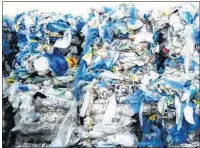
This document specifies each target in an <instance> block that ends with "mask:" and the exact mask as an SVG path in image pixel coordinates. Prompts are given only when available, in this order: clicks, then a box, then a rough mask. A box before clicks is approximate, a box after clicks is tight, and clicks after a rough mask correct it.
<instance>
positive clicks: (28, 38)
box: [3, 3, 200, 147]
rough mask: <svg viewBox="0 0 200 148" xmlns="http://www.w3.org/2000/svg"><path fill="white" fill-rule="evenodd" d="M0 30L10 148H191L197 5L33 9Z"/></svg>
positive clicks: (199, 114) (196, 131)
mask: <svg viewBox="0 0 200 148" xmlns="http://www.w3.org/2000/svg"><path fill="white" fill-rule="evenodd" d="M3 27H4V28H3V30H4V32H3V57H4V59H3V65H4V73H3V74H4V77H3V97H4V99H5V98H7V100H8V103H10V104H11V105H12V107H13V112H14V113H15V116H14V122H15V126H14V127H13V128H12V129H11V130H10V134H11V135H12V133H15V134H16V136H15V143H14V145H15V146H20V147H21V146H32V147H37V146H41V147H70V146H85V147H93V146H94V147H117V146H121V147H166V146H169V147H176V146H178V147H196V146H199V144H200V143H199V141H200V140H199V136H200V127H199V126H200V121H199V119H200V110H199V107H200V106H199V104H200V94H199V83H200V78H199V54H200V49H199V46H200V31H199V8H198V6H195V5H192V4H190V3H181V4H180V5H178V6H177V7H173V8H170V9H169V11H167V12H162V10H159V9H153V10H148V11H147V10H145V11H143V10H138V9H137V8H136V7H135V5H134V4H132V3H126V4H120V5H118V6H117V7H115V8H108V7H103V8H101V9H98V10H97V9H91V12H90V14H89V16H88V19H87V20H84V19H82V18H81V17H76V16H73V15H63V14H56V13H40V12H38V11H35V10H34V11H30V12H28V13H22V14H19V15H17V16H16V17H15V18H11V17H8V16H4V18H3ZM11 45H12V46H11ZM10 54H11V55H14V56H11V57H12V58H13V59H12V60H13V61H12V62H11V61H10V58H9V55H10ZM5 126H6V124H5ZM5 143H6V142H5Z"/></svg>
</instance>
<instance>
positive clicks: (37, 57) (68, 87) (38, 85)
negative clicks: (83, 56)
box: [3, 10, 84, 147]
mask: <svg viewBox="0 0 200 148" xmlns="http://www.w3.org/2000/svg"><path fill="white" fill-rule="evenodd" d="M83 25H84V21H83V19H82V18H80V17H75V16H72V15H64V14H56V13H40V12H39V11H36V10H34V11H30V12H28V13H22V14H19V15H17V16H16V17H15V18H11V17H8V16H5V17H4V19H3V27H4V28H3V30H4V32H3V55H4V56H5V58H4V65H5V69H4V72H5V73H4V76H5V79H4V80H5V85H7V86H5V89H4V94H5V95H6V96H5V97H4V98H6V97H7V96H8V100H9V103H11V105H12V107H13V112H14V113H16V115H15V117H14V121H15V127H12V133H16V141H15V145H16V146H19V147H20V146H31V145H32V146H41V145H42V144H44V143H50V142H51V141H52V140H53V138H54V137H55V136H56V134H57V132H58V127H59V124H60V122H62V120H63V117H64V116H65V114H66V113H67V112H68V109H69V107H70V106H71V104H72V103H73V102H74V101H73V94H72V82H73V80H74V75H75V72H76V68H77V63H78V60H79V55H80V53H81V51H82V48H81V44H82V40H83V38H82V36H81V34H80V33H79V32H80V30H81V28H82V27H83ZM9 36H11V37H10V38H11V39H12V40H11V39H10V40H11V41H12V42H11V41H10V40H9ZM12 37H16V38H15V39H16V40H14V38H12ZM13 42H14V43H16V45H15V46H13V45H14V44H13ZM11 45H12V46H11ZM15 47H16V48H15ZM15 51H18V53H17V54H16V52H15ZM12 55H14V57H13V56H12ZM11 60H12V62H10V61H11ZM4 100H5V99H4ZM5 114H7V113H6V112H5ZM7 122H8V123H9V121H7ZM5 126H6V125H5ZM5 144H6V143H5Z"/></svg>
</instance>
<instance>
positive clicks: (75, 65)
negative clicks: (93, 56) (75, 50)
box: [65, 57, 77, 68]
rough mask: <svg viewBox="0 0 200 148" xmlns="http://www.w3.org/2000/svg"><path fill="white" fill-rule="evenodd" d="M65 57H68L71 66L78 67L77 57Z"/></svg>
mask: <svg viewBox="0 0 200 148" xmlns="http://www.w3.org/2000/svg"><path fill="white" fill-rule="evenodd" d="M65 59H66V61H67V63H68V66H69V68H72V67H77V60H76V58H69V57H66V58H65Z"/></svg>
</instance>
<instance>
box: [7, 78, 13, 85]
mask: <svg viewBox="0 0 200 148" xmlns="http://www.w3.org/2000/svg"><path fill="white" fill-rule="evenodd" d="M13 83H15V79H13V78H6V84H7V85H11V84H13Z"/></svg>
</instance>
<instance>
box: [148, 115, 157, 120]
mask: <svg viewBox="0 0 200 148" xmlns="http://www.w3.org/2000/svg"><path fill="white" fill-rule="evenodd" d="M157 117H158V115H157V114H153V115H151V116H150V117H149V120H151V121H154V120H155V119H156V118H157Z"/></svg>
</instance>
